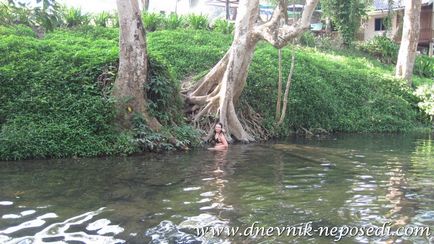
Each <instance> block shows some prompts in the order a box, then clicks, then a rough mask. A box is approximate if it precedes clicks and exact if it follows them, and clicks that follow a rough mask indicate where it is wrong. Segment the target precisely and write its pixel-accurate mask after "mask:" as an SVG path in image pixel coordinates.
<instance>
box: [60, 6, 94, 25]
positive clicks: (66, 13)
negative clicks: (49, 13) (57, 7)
mask: <svg viewBox="0 0 434 244" xmlns="http://www.w3.org/2000/svg"><path fill="white" fill-rule="evenodd" d="M61 16H62V19H63V22H64V24H65V25H66V27H69V28H71V27H77V26H82V25H89V23H90V20H91V16H90V15H89V14H86V13H83V12H82V11H81V8H74V7H63V8H61Z"/></svg>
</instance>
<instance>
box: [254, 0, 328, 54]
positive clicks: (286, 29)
mask: <svg viewBox="0 0 434 244" xmlns="http://www.w3.org/2000/svg"><path fill="white" fill-rule="evenodd" d="M318 2H319V0H307V1H306V5H305V6H304V10H303V14H302V16H301V19H300V20H298V21H297V22H295V23H293V24H291V25H290V24H284V25H283V26H280V22H281V19H282V18H284V17H285V15H284V11H286V9H287V8H286V7H285V6H288V4H287V2H286V0H280V1H279V5H278V6H277V7H276V9H275V11H274V13H273V17H272V18H271V20H270V21H269V22H267V23H265V24H261V25H257V26H256V27H255V29H254V34H255V35H257V36H258V37H259V38H260V39H263V40H265V41H268V42H269V43H271V44H272V45H273V46H274V47H276V48H282V47H284V46H286V44H288V42H289V41H290V40H291V39H293V38H295V37H297V36H298V35H299V34H300V33H302V32H303V31H305V30H307V29H309V27H310V19H311V17H312V14H313V12H314V10H315V7H316V5H317V4H318Z"/></svg>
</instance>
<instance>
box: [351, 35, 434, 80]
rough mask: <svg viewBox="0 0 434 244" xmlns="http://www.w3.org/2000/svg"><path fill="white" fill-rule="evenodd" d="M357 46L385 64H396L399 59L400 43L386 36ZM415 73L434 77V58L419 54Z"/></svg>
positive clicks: (415, 64) (414, 68)
mask: <svg viewBox="0 0 434 244" xmlns="http://www.w3.org/2000/svg"><path fill="white" fill-rule="evenodd" d="M357 48H358V49H359V50H361V51H362V52H365V53H367V54H369V55H371V56H373V57H375V58H377V59H378V60H379V61H380V62H382V63H385V64H396V61H397V59H398V52H399V45H398V44H396V43H395V42H394V41H393V40H391V39H389V38H387V37H385V36H376V37H374V38H373V39H372V40H370V41H367V42H364V43H361V44H359V45H357ZM413 74H415V75H418V76H421V77H427V78H434V58H431V57H428V56H426V55H417V56H416V60H415V63H414V67H413Z"/></svg>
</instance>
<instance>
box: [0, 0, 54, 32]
mask: <svg viewBox="0 0 434 244" xmlns="http://www.w3.org/2000/svg"><path fill="white" fill-rule="evenodd" d="M0 25H5V26H11V25H26V26H29V27H32V28H39V27H41V28H43V29H44V30H47V31H51V30H53V29H54V28H56V27H58V26H59V25H60V16H59V5H58V4H57V3H56V2H55V1H54V0H44V1H37V2H36V4H35V5H30V3H28V2H27V3H22V2H19V1H13V0H9V1H8V2H7V3H3V2H0Z"/></svg>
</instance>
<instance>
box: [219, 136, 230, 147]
mask: <svg viewBox="0 0 434 244" xmlns="http://www.w3.org/2000/svg"><path fill="white" fill-rule="evenodd" d="M220 140H221V142H222V143H223V146H224V149H228V147H229V145H228V141H226V137H225V135H223V134H220Z"/></svg>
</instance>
